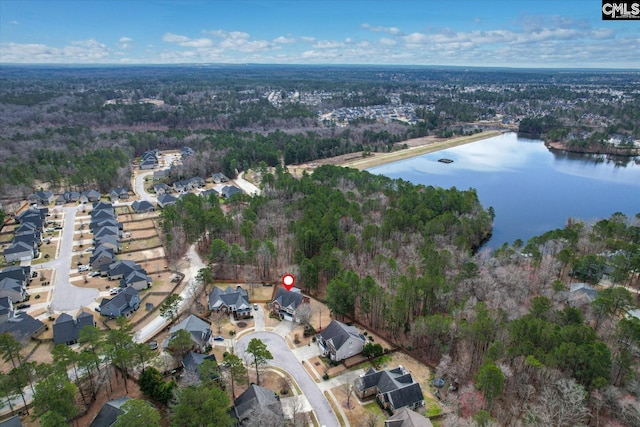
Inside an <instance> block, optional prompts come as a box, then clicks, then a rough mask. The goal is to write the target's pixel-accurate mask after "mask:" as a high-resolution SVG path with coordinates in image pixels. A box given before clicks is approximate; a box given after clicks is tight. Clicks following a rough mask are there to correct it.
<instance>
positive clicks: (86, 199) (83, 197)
mask: <svg viewBox="0 0 640 427" xmlns="http://www.w3.org/2000/svg"><path fill="white" fill-rule="evenodd" d="M79 200H80V203H93V202H97V201H99V200H100V193H99V192H98V191H96V190H85V191H83V192H82V193H80V199H79Z"/></svg>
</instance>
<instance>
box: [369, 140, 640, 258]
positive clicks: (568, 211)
mask: <svg viewBox="0 0 640 427" xmlns="http://www.w3.org/2000/svg"><path fill="white" fill-rule="evenodd" d="M441 158H448V159H451V160H453V163H450V164H445V163H441V162H438V159H441ZM625 160H627V161H626V163H623V162H615V161H614V160H610V159H607V157H606V156H603V155H587V154H585V155H583V154H575V153H566V152H559V151H553V152H552V151H550V150H549V149H547V147H545V145H544V143H543V142H542V141H540V140H533V139H525V138H519V137H518V135H517V134H516V133H505V134H502V135H499V136H496V137H493V138H489V139H485V140H482V141H478V142H473V143H471V144H467V145H462V146H459V147H455V148H451V149H448V150H442V151H438V152H435V153H430V154H425V155H423V156H420V157H415V158H412V159H407V160H402V161H399V162H395V163H390V164H387V165H384V166H379V167H375V168H371V169H369V172H371V173H375V174H381V175H386V176H388V177H390V178H402V179H404V180H406V181H410V182H412V183H414V184H424V185H433V186H439V187H445V188H449V187H456V188H457V189H459V190H466V189H469V188H475V189H476V190H477V192H478V197H479V198H480V202H481V203H482V205H483V206H484V207H485V208H488V207H489V206H493V208H494V209H495V214H496V217H495V221H494V228H493V236H492V237H491V239H490V240H489V241H488V242H487V244H486V245H485V247H488V248H490V249H496V248H497V247H499V246H500V245H502V244H503V243H505V242H507V243H509V244H511V243H513V242H514V241H515V240H516V239H522V241H524V242H526V241H527V240H528V239H530V238H531V237H534V236H537V235H540V234H542V233H544V232H546V231H549V230H553V229H556V228H562V227H564V225H565V224H566V221H567V219H568V218H580V219H582V220H585V221H591V220H596V219H601V218H608V217H609V216H610V215H611V214H612V213H614V212H622V213H624V214H625V215H627V216H628V217H632V216H635V215H636V214H637V213H640V158H638V157H636V158H634V159H631V160H630V161H628V159H625Z"/></svg>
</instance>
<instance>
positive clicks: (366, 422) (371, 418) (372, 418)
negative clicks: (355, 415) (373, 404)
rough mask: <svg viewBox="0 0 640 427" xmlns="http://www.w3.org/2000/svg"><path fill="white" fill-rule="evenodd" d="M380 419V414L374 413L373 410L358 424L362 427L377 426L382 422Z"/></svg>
mask: <svg viewBox="0 0 640 427" xmlns="http://www.w3.org/2000/svg"><path fill="white" fill-rule="evenodd" d="M380 420H381V418H380V415H379V414H374V413H373V412H367V413H366V414H365V416H364V418H363V419H362V421H361V422H360V424H358V425H359V426H362V427H377V426H378V425H379V424H380Z"/></svg>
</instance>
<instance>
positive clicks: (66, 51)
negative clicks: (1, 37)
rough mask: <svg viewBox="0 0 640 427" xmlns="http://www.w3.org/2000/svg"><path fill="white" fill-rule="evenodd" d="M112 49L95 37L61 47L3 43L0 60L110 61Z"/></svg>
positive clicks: (12, 61) (29, 61) (62, 62)
mask: <svg viewBox="0 0 640 427" xmlns="http://www.w3.org/2000/svg"><path fill="white" fill-rule="evenodd" d="M110 54H111V51H110V50H109V49H108V48H107V46H106V45H105V44H103V43H100V42H98V41H96V40H95V39H89V40H77V41H73V42H71V44H70V45H68V46H63V47H61V48H57V47H51V46H47V45H45V44H42V43H2V44H1V45H0V62H6V63H40V64H42V63H57V64H79V63H99V62H109V57H110Z"/></svg>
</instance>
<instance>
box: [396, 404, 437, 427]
mask: <svg viewBox="0 0 640 427" xmlns="http://www.w3.org/2000/svg"><path fill="white" fill-rule="evenodd" d="M384 427H433V424H432V423H431V420H430V419H429V418H427V417H423V416H422V415H420V414H418V413H417V412H415V411H412V410H411V409H409V408H408V407H406V406H405V407H403V408H401V409H399V410H398V411H397V412H396V413H395V414H393V415H392V416H391V417H389V418H387V419H386V420H385V421H384Z"/></svg>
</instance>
